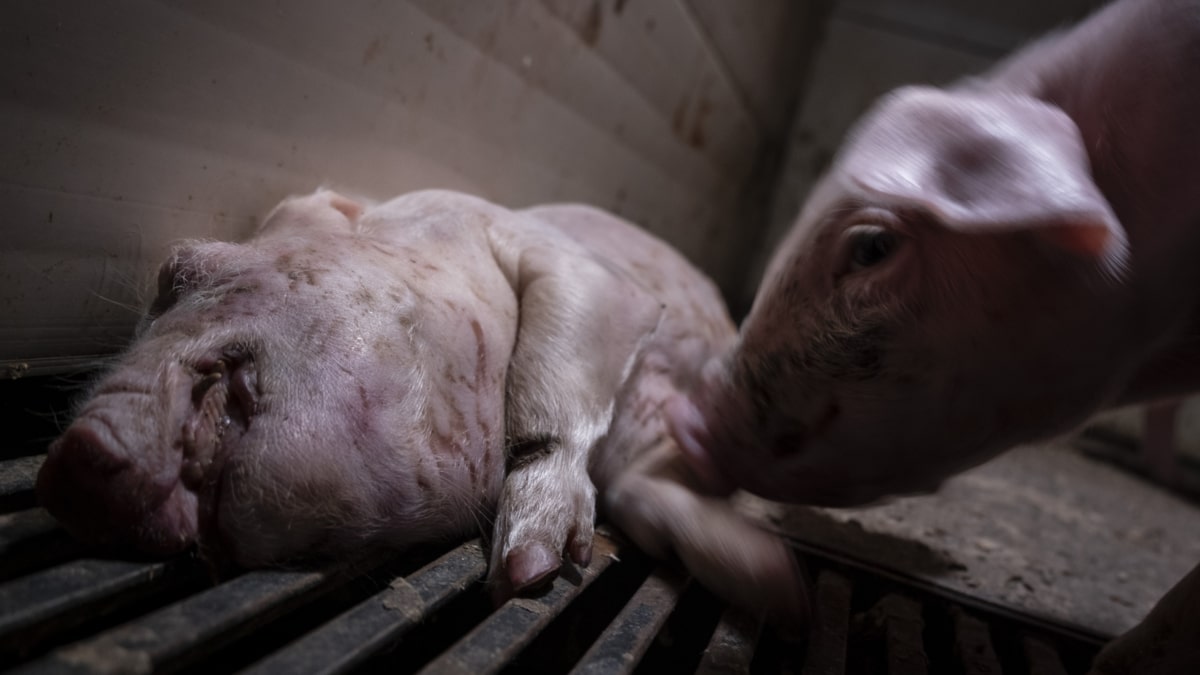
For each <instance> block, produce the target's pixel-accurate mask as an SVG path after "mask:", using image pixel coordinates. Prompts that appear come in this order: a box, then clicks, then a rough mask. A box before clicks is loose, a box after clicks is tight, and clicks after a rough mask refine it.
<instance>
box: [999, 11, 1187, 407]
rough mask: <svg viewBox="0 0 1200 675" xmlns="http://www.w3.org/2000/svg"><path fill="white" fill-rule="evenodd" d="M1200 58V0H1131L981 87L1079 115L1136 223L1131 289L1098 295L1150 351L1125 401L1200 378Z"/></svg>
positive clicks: (1045, 44)
mask: <svg viewBox="0 0 1200 675" xmlns="http://www.w3.org/2000/svg"><path fill="white" fill-rule="evenodd" d="M1129 54H1136V55H1138V59H1137V61H1136V62H1131V61H1129V59H1128V55H1129ZM1197 64H1200V4H1198V3H1195V2H1187V1H1185V0H1149V1H1147V0H1124V1H1119V2H1115V3H1113V4H1111V5H1109V6H1107V7H1105V8H1104V9H1102V10H1100V11H1099V12H1098V13H1097V15H1096V16H1094V17H1093V18H1092V20H1090V21H1088V22H1087V23H1086V24H1085V25H1084V26H1082V29H1081V30H1075V31H1070V32H1066V33H1058V34H1051V35H1049V36H1046V37H1044V38H1042V39H1041V40H1040V41H1039V42H1037V43H1035V44H1034V45H1032V46H1031V47H1030V48H1027V49H1024V50H1022V51H1021V52H1019V53H1018V54H1017V55H1016V56H1014V57H1013V58H1011V59H1009V60H1008V61H1005V62H1003V63H1001V64H1000V65H999V66H998V67H997V68H996V70H995V71H993V73H992V74H991V75H990V76H989V77H988V78H987V81H986V82H984V83H979V84H980V86H982V87H985V88H994V89H998V90H1001V91H1008V92H1011V93H1016V94H1024V95H1029V96H1032V97H1034V98H1037V99H1040V100H1042V101H1045V102H1047V103H1050V104H1052V105H1055V106H1058V107H1059V108H1061V109H1062V110H1063V111H1064V112H1065V113H1067V115H1068V116H1070V117H1071V119H1072V120H1074V121H1075V123H1076V125H1077V126H1078V127H1079V130H1080V132H1081V134H1082V136H1083V138H1084V142H1085V145H1086V147H1087V149H1088V156H1089V159H1090V161H1091V165H1092V166H1091V168H1092V174H1093V178H1094V180H1095V181H1096V184H1097V186H1098V187H1099V188H1100V190H1101V191H1102V192H1103V193H1104V195H1105V197H1106V198H1107V199H1108V201H1109V203H1110V205H1111V207H1112V209H1113V211H1114V213H1115V214H1116V215H1117V217H1118V219H1119V220H1120V222H1121V224H1122V226H1123V227H1124V228H1125V230H1126V234H1127V236H1128V240H1129V245H1130V251H1131V260H1130V264H1129V269H1128V271H1127V272H1126V274H1125V275H1124V279H1123V282H1124V283H1123V285H1124V287H1125V288H1124V289H1122V290H1117V291H1115V292H1113V293H1110V294H1107V295H1106V296H1105V297H1102V298H1099V299H1098V301H1099V302H1102V303H1105V304H1106V306H1105V307H1103V308H1102V312H1101V315H1104V316H1108V317H1110V318H1111V320H1112V321H1115V322H1119V324H1124V326H1123V330H1124V331H1128V332H1129V333H1131V334H1133V335H1135V336H1136V337H1137V338H1139V339H1140V341H1141V342H1142V343H1143V344H1146V345H1147V354H1146V356H1145V359H1144V362H1143V367H1142V368H1141V369H1140V372H1138V373H1136V374H1134V375H1133V379H1132V381H1131V383H1130V385H1129V386H1128V387H1127V388H1126V391H1125V392H1124V393H1123V395H1122V396H1121V397H1120V398H1119V400H1118V402H1133V401H1136V400H1140V399H1143V398H1146V397H1153V396H1159V395H1169V394H1176V393H1182V392H1184V391H1187V390H1189V389H1192V388H1194V387H1195V386H1196V385H1197V384H1200V359H1198V358H1196V357H1189V356H1187V350H1188V347H1187V344H1186V343H1187V342H1188V341H1189V338H1190V336H1191V335H1193V334H1195V333H1200V304H1198V303H1197V294H1196V293H1195V292H1194V290H1193V289H1196V288H1200V265H1196V264H1195V263H1194V260H1193V258H1194V257H1195V255H1196V252H1197V251H1200V199H1198V198H1197V197H1196V190H1197V189H1198V188H1200V162H1198V161H1197V160H1198V158H1200V87H1198V86H1197V85H1196V82H1195V66H1196V65H1197ZM1180 130H1182V132H1183V133H1182V134H1180V133H1179V132H1180ZM1119 324H1118V325H1119ZM1107 328H1108V327H1102V326H1097V327H1096V329H1097V330H1101V329H1107ZM1177 350H1179V351H1182V352H1183V353H1182V354H1180V353H1177Z"/></svg>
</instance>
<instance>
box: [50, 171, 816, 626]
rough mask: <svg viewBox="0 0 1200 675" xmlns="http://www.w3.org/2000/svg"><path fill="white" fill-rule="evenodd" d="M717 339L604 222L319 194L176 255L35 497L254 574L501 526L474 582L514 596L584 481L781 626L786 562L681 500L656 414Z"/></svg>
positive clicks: (800, 608) (122, 535) (705, 502)
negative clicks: (234, 234) (229, 238)
mask: <svg viewBox="0 0 1200 675" xmlns="http://www.w3.org/2000/svg"><path fill="white" fill-rule="evenodd" d="M734 335H735V333H734V328H733V325H732V323H731V321H730V319H729V317H728V315H727V313H726V311H725V309H724V305H723V303H722V301H721V299H720V297H719V295H718V294H717V292H716V289H715V288H714V287H713V285H712V284H711V282H710V281H708V280H707V279H706V278H705V277H704V276H702V275H701V274H700V273H699V272H698V271H696V270H695V269H694V268H693V267H692V266H691V265H689V264H688V263H687V262H686V261H685V260H684V259H683V258H682V257H681V256H679V255H678V254H677V253H676V252H674V251H673V250H671V249H670V248H669V247H667V246H666V245H665V244H663V243H662V242H660V241H658V240H656V239H654V238H652V237H650V236H649V235H647V234H646V233H644V232H642V231H641V230H639V229H637V228H635V227H634V226H632V225H630V224H628V223H626V222H624V221H621V220H619V219H617V218H616V217H614V216H612V215H609V214H607V213H604V212H602V211H598V210H596V209H592V208H588V207H584V206H572V205H554V206H542V207H537V208H532V209H529V210H525V211H517V212H513V211H509V210H506V209H503V208H501V207H498V206H496V205H493V204H490V203H488V202H485V201H482V200H480V199H476V198H473V197H469V196H466V195H462V194H457V193H453V192H442V191H428V192H418V193H412V194H408V195H405V196H402V197H399V198H397V199H395V200H393V201H390V202H387V203H385V204H382V205H379V206H373V207H364V206H362V205H360V204H358V203H355V202H353V201H351V200H349V199H347V198H345V197H342V196H340V195H338V194H335V193H333V192H329V191H318V192H316V193H314V194H312V195H309V196H305V197H300V198H292V199H288V200H285V201H284V202H283V203H282V204H280V205H279V206H278V207H277V208H276V209H275V210H274V211H273V212H272V213H271V214H270V215H269V216H268V217H267V218H266V220H265V221H264V223H263V224H262V227H261V228H260V229H259V231H258V233H257V234H256V236H255V237H254V238H253V239H252V240H251V241H249V242H247V243H245V244H229V243H201V242H192V243H188V244H186V245H184V246H182V247H180V248H179V249H178V250H177V251H176V252H175V253H174V255H173V256H172V257H171V258H170V260H169V261H167V263H166V264H165V265H163V267H162V268H161V271H160V273H159V277H158V295H157V297H156V298H155V299H154V301H153V303H152V304H151V306H150V308H149V311H148V313H147V316H146V317H145V319H144V321H143V324H142V326H141V329H140V331H139V335H138V338H137V340H136V342H135V343H134V344H133V346H132V347H131V348H130V349H129V351H128V353H127V354H125V355H124V357H123V358H122V359H121V360H120V361H119V362H118V363H117V364H116V365H115V366H114V367H113V368H112V370H111V372H110V373H109V374H108V375H107V376H106V377H104V378H103V379H101V380H100V381H99V382H98V383H97V384H96V386H95V390H94V391H93V392H92V393H91V396H90V398H89V400H88V401H87V402H86V404H85V405H84V406H83V407H82V408H81V410H80V411H79V414H78V417H77V419H75V421H74V422H73V423H72V424H71V426H70V427H69V428H68V429H67V430H66V432H65V433H64V434H63V435H62V437H61V438H59V439H58V440H57V441H55V442H54V444H53V445H51V447H50V450H49V455H48V457H47V459H46V462H45V465H44V466H43V468H42V470H41V472H40V474H39V475H38V481H37V493H38V497H39V499H40V501H41V503H42V504H43V505H44V506H45V507H46V508H47V509H48V510H49V511H50V512H51V513H52V514H53V515H54V516H55V517H56V518H58V519H59V520H60V521H61V522H62V523H63V524H64V525H65V526H66V527H67V529H68V530H70V531H71V532H72V533H74V534H75V535H76V536H79V537H81V538H84V539H87V540H91V541H99V542H105V543H115V544H118V545H124V546H129V547H135V548H137V549H140V550H142V551H146V552H150V553H154V554H171V553H176V552H179V551H182V550H184V549H186V548H188V547H191V546H193V545H198V547H199V550H200V551H201V553H202V554H204V555H205V556H207V557H209V558H213V559H219V560H226V561H231V562H233V563H235V564H238V565H242V566H251V567H253V566H263V565H269V564H272V563H276V562H280V561H285V560H288V559H293V558H295V557H297V556H306V555H312V554H324V555H337V554H339V553H342V552H347V551H352V550H357V549H359V548H362V547H365V546H386V547H403V546H405V545H410V544H414V543H418V542H428V541H431V540H443V539H451V538H461V537H465V536H467V535H468V534H469V533H471V532H473V531H476V530H478V529H480V528H485V527H487V523H488V522H489V520H491V519H492V517H493V515H494V526H493V532H492V534H493V537H492V545H491V548H492V556H491V571H490V576H491V578H492V579H493V580H494V581H497V582H500V583H507V584H510V585H511V588H512V589H513V590H516V591H521V590H524V589H528V588H530V587H532V586H534V585H537V584H538V583H540V582H543V581H544V580H546V579H548V578H552V576H553V575H554V574H555V573H556V572H557V570H558V568H559V566H560V564H561V555H563V554H566V555H568V556H569V557H570V558H571V559H572V560H573V561H575V562H576V563H578V564H581V565H586V564H588V561H589V558H590V556H591V543H592V534H593V529H592V528H593V519H594V515H595V501H596V492H597V490H599V493H600V494H601V495H602V497H603V502H602V504H603V508H604V509H605V510H606V511H607V514H608V516H609V517H610V518H611V520H612V521H613V522H614V523H615V524H616V525H617V526H618V527H620V528H621V529H622V530H623V531H624V532H625V533H626V534H628V535H629V536H630V537H631V538H632V539H633V540H634V541H635V542H636V543H637V544H638V545H639V546H641V547H642V548H643V549H645V550H646V551H647V552H649V553H651V554H653V555H655V556H658V557H669V556H672V555H674V556H678V558H679V559H681V560H682V561H683V563H684V564H685V565H686V566H687V567H688V569H689V570H690V571H691V573H692V574H694V575H695V576H696V577H697V578H698V579H699V580H700V581H701V582H703V583H704V584H706V585H707V586H709V587H710V588H711V589H712V590H714V591H716V592H717V593H719V594H722V595H724V596H725V597H726V598H728V599H730V600H733V601H735V602H738V603H740V604H744V605H748V606H752V607H755V608H763V609H766V610H769V611H770V613H772V614H773V615H774V617H775V618H776V619H778V620H780V621H782V622H785V623H794V622H795V621H798V620H800V619H801V618H802V615H803V613H804V612H805V611H806V604H805V603H804V601H803V598H804V593H805V591H804V587H803V585H802V581H801V577H800V574H799V569H798V567H797V566H796V562H795V560H794V559H793V557H792V556H791V554H790V552H789V550H788V549H787V547H786V546H784V545H783V544H782V543H781V542H780V541H779V540H777V539H776V538H775V537H773V536H771V535H768V534H767V533H765V532H763V531H762V530H759V529H757V528H755V527H753V526H751V525H749V524H748V523H746V522H742V521H741V519H740V518H739V516H737V515H736V514H735V513H734V512H733V510H732V509H731V506H730V504H729V503H728V502H727V501H726V500H724V499H720V498H712V497H707V496H704V495H701V494H698V493H697V492H696V491H694V490H693V480H692V478H691V474H690V473H689V472H688V471H687V470H686V469H685V468H684V466H683V464H682V463H681V461H680V457H679V453H678V450H677V448H676V446H675V445H674V442H673V441H672V440H671V438H670V436H669V434H667V433H666V428H665V423H664V420H663V417H662V416H661V415H660V414H659V412H658V411H659V408H660V407H661V405H662V404H663V402H664V401H665V400H666V399H667V398H668V397H670V396H671V395H672V394H673V393H674V392H675V391H676V390H677V388H679V387H682V386H684V385H686V382H687V378H688V377H690V374H692V373H694V372H696V371H698V369H699V366H700V364H702V363H704V362H705V361H707V360H708V359H709V358H711V357H712V356H713V355H714V354H716V353H718V352H720V351H721V350H723V349H726V348H727V347H729V345H730V344H731V343H732V341H733V339H734ZM485 534H486V533H485Z"/></svg>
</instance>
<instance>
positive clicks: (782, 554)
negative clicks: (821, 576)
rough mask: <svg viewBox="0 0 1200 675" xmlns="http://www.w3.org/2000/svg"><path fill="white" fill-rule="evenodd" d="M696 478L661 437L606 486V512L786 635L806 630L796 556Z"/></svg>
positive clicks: (649, 548)
mask: <svg viewBox="0 0 1200 675" xmlns="http://www.w3.org/2000/svg"><path fill="white" fill-rule="evenodd" d="M696 483H697V481H696V480H695V478H694V477H693V476H692V475H691V473H690V471H689V469H688V468H687V467H686V466H685V464H684V460H683V458H682V456H681V454H680V452H679V450H678V448H677V447H676V446H675V445H674V443H673V442H671V441H669V440H664V441H662V442H660V443H659V445H657V446H655V447H654V448H653V449H651V450H649V451H647V453H646V454H645V455H644V456H643V457H641V458H640V459H639V460H638V461H637V462H636V463H634V464H633V465H632V466H630V467H628V468H627V469H626V470H625V471H624V472H623V473H622V474H621V475H620V476H619V477H617V478H616V480H614V481H613V484H612V485H611V486H610V487H609V488H608V489H606V490H605V494H604V508H605V512H606V513H607V514H608V516H609V517H610V518H612V522H613V523H614V524H615V525H616V526H617V527H618V528H620V530H621V531H622V532H624V533H625V534H626V535H628V536H629V537H630V538H631V539H632V540H633V541H634V543H636V544H637V546H638V548H640V549H642V550H643V551H645V552H647V553H649V554H650V555H652V556H654V557H655V558H658V559H659V560H671V559H673V558H677V559H678V560H680V561H681V562H682V563H683V565H684V566H685V567H686V568H687V570H688V571H689V572H690V573H691V574H692V575H693V576H695V577H696V579H697V580H699V581H700V583H701V584H703V585H704V586H705V587H706V588H708V589H709V590H711V591H712V592H714V593H716V594H717V595H719V596H721V597H723V598H724V599H726V600H728V601H730V602H732V603H734V604H736V605H739V606H741V607H744V608H747V609H751V610H755V611H762V612H764V613H765V614H766V616H767V618H768V620H769V621H770V622H771V623H774V624H775V625H776V627H777V628H779V629H780V630H781V631H782V632H784V633H786V634H791V635H795V636H798V635H800V634H802V632H803V631H804V630H805V629H806V628H807V626H808V623H809V611H810V609H809V601H808V594H807V590H806V589H807V586H808V584H807V583H806V580H805V578H804V574H803V572H802V571H801V568H800V565H799V563H798V562H797V560H796V558H795V557H794V556H793V555H792V553H791V551H790V550H789V549H788V547H787V546H786V545H785V544H784V543H783V541H781V540H780V539H779V538H778V537H776V536H775V535H773V534H771V533H769V532H767V531H765V530H763V529H762V528H760V527H758V526H757V525H755V524H754V523H753V522H751V521H750V519H748V518H746V517H745V516H743V515H741V514H739V513H737V512H736V511H734V509H733V505H732V504H731V503H730V502H729V500H728V499H727V498H724V497H713V496H707V495H703V494H700V493H698V492H697V491H696V489H695V485H696Z"/></svg>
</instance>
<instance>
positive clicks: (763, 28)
mask: <svg viewBox="0 0 1200 675" xmlns="http://www.w3.org/2000/svg"><path fill="white" fill-rule="evenodd" d="M678 1H679V2H680V3H681V4H682V5H685V6H686V7H687V9H688V11H689V13H690V14H691V15H692V16H693V17H694V20H695V22H696V24H697V25H698V27H699V30H700V31H702V32H703V33H704V35H705V36H706V38H707V41H708V42H709V43H710V44H711V47H712V49H713V51H714V55H715V57H716V58H717V59H719V61H720V63H721V66H722V69H723V70H724V71H725V72H727V73H728V74H729V77H730V78H731V79H732V80H733V82H734V86H735V87H736V89H737V91H738V93H739V95H740V96H741V97H742V99H743V100H744V101H745V102H746V106H747V107H748V108H749V109H750V110H751V112H752V113H753V114H754V116H755V118H756V119H757V120H758V122H759V124H760V126H761V127H762V128H763V129H765V130H766V131H767V132H768V133H769V134H772V135H774V134H776V133H782V132H785V131H786V129H787V126H788V124H789V122H790V121H791V119H790V115H791V112H792V106H793V104H794V102H795V94H796V93H798V88H799V85H800V84H801V82H802V78H803V77H804V74H805V72H806V71H807V61H808V58H809V57H810V56H811V53H812V42H813V40H814V39H815V38H816V36H817V34H818V33H819V32H820V28H821V24H822V23H823V21H824V18H825V16H826V14H827V13H828V11H829V6H830V5H832V4H833V0H755V2H728V1H727V0H678ZM636 4H637V3H630V6H631V7H632V6H633V5H636Z"/></svg>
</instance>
